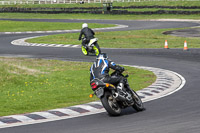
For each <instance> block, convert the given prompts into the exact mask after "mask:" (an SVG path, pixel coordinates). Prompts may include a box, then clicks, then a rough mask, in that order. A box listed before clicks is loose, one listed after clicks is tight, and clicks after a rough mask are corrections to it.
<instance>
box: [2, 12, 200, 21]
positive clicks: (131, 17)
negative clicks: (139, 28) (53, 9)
mask: <svg viewBox="0 0 200 133" xmlns="http://www.w3.org/2000/svg"><path fill="white" fill-rule="evenodd" d="M0 18H16V19H111V20H138V19H196V20H198V19H200V15H199V14H193V15H180V14H179V15H177V14H160V15H109V14H34V13H0Z"/></svg>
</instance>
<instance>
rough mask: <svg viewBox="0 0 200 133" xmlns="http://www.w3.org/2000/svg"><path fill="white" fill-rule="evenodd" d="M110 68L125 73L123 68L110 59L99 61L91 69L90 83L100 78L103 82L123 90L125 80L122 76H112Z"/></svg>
mask: <svg viewBox="0 0 200 133" xmlns="http://www.w3.org/2000/svg"><path fill="white" fill-rule="evenodd" d="M110 68H111V69H113V70H119V71H124V68H123V67H120V66H118V65H116V64H115V63H114V62H113V61H111V60H109V59H105V58H102V59H97V60H96V61H95V62H94V63H93V64H92V66H91V68H90V81H91V80H93V79H95V78H98V79H100V80H102V81H103V82H104V83H110V84H113V85H115V86H117V87H118V88H119V87H121V89H122V88H123V84H124V78H123V77H121V76H110V75H109V71H110Z"/></svg>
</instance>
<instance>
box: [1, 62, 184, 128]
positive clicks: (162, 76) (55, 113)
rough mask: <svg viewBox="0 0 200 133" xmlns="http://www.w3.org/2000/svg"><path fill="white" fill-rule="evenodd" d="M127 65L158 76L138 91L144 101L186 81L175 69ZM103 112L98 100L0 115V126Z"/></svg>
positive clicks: (180, 85) (172, 89)
mask: <svg viewBox="0 0 200 133" xmlns="http://www.w3.org/2000/svg"><path fill="white" fill-rule="evenodd" d="M126 66H130V67H136V68H140V69H144V70H148V71H152V72H153V73H154V74H155V75H156V76H157V79H156V81H155V82H154V83H153V84H152V85H150V86H148V87H147V88H144V89H142V90H139V91H137V93H138V95H139V96H140V97H141V99H142V101H143V102H148V101H152V100H156V99H159V98H162V97H165V96H168V95H171V94H173V93H175V92H176V91H178V90H180V89H181V88H182V87H183V86H184V85H185V83H186V80H185V78H184V77H183V76H181V75H180V74H178V73H176V72H173V71H169V70H165V69H160V68H153V67H144V66H131V65H126ZM102 112H105V109H104V108H103V106H102V104H101V102H100V101H96V102H90V103H86V104H82V105H76V106H71V107H67V108H59V109H53V110H48V111H43V112H33V113H29V114H21V115H10V116H4V117H0V128H7V127H14V126H21V125H29V124H36V123H43V122H50V121H57V120H62V119H69V118H74V117H80V116H86V115H91V114H97V113H102Z"/></svg>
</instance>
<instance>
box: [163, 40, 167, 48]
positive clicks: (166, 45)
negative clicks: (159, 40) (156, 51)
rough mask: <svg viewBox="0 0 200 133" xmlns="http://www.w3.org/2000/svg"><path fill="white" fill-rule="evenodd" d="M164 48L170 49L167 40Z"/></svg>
mask: <svg viewBox="0 0 200 133" xmlns="http://www.w3.org/2000/svg"><path fill="white" fill-rule="evenodd" d="M164 48H167V49H168V43H167V40H165V47H164Z"/></svg>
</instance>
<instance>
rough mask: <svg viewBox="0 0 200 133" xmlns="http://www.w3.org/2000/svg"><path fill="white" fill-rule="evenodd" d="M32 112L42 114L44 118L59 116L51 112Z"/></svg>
mask: <svg viewBox="0 0 200 133" xmlns="http://www.w3.org/2000/svg"><path fill="white" fill-rule="evenodd" d="M31 114H36V115H39V116H42V117H44V118H55V117H58V116H56V115H54V114H51V113H49V112H34V113H31Z"/></svg>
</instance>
